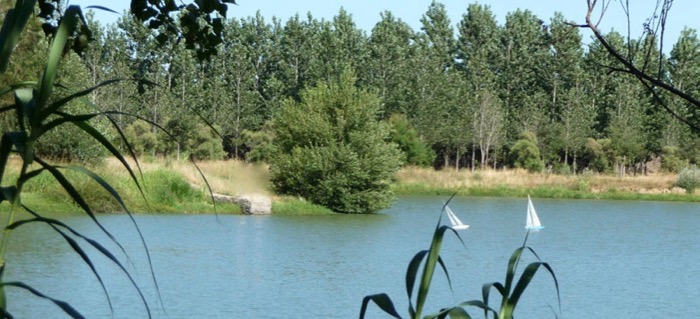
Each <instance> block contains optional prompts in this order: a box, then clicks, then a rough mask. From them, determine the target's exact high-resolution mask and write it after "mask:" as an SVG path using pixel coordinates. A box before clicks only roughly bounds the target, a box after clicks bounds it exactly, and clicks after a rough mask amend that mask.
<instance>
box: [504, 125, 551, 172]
mask: <svg viewBox="0 0 700 319" xmlns="http://www.w3.org/2000/svg"><path fill="white" fill-rule="evenodd" d="M510 154H511V160H512V163H513V166H514V167H516V168H524V169H527V170H528V171H530V172H533V173H534V172H541V171H542V170H543V169H544V163H542V160H541V159H540V158H541V156H540V149H539V148H538V147H537V139H536V138H535V134H533V133H532V132H523V133H522V134H521V135H520V139H519V140H518V141H517V142H515V144H514V145H513V148H512V149H511V153H510Z"/></svg>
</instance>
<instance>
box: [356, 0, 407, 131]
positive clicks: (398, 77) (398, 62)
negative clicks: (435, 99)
mask: <svg viewBox="0 0 700 319" xmlns="http://www.w3.org/2000/svg"><path fill="white" fill-rule="evenodd" d="M381 17H382V20H381V21H379V22H378V23H377V24H376V25H375V26H374V28H373V29H372V34H371V35H370V38H369V59H368V61H367V65H366V66H365V67H364V68H362V69H361V70H360V72H362V73H361V74H362V76H361V77H362V79H363V81H364V82H365V83H366V84H367V85H368V86H370V87H374V88H376V89H377V91H378V94H379V97H380V98H381V100H382V106H383V107H382V111H383V115H384V117H385V118H386V117H388V116H390V115H391V114H394V113H402V114H407V113H409V110H410V109H411V104H412V103H411V101H410V100H409V99H408V97H409V96H410V94H409V92H407V91H408V86H407V82H408V79H409V77H410V76H411V75H412V73H413V70H411V68H410V59H411V56H410V54H411V41H412V38H413V37H414V35H413V30H411V27H409V26H408V24H406V23H405V22H403V21H401V19H396V18H395V17H394V16H393V15H392V14H391V12H383V13H381Z"/></svg>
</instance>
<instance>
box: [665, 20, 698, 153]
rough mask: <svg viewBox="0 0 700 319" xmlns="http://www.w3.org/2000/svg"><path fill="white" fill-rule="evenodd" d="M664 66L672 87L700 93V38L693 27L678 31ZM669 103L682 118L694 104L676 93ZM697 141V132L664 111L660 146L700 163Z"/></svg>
mask: <svg viewBox="0 0 700 319" xmlns="http://www.w3.org/2000/svg"><path fill="white" fill-rule="evenodd" d="M667 68H668V70H669V76H670V81H671V83H672V84H673V85H674V86H675V87H677V88H678V89H679V90H682V91H684V92H688V93H689V94H691V95H692V96H700V40H699V39H698V36H697V32H696V30H693V29H687V28H686V29H683V30H682V31H681V35H680V37H679V39H678V42H676V44H675V45H674V46H673V49H672V50H671V54H670V57H669V59H668V67H667ZM668 106H669V107H670V108H671V109H672V110H674V111H675V112H676V113H677V114H680V115H681V116H682V117H689V116H690V115H691V114H692V112H693V105H692V104H690V103H689V102H687V101H685V100H683V99H681V98H680V97H677V96H672V97H671V98H670V99H669V105H668ZM698 144H700V136H698V134H693V132H692V130H691V128H690V127H689V126H688V125H686V124H685V123H682V122H680V121H678V120H677V119H675V118H673V116H672V115H670V114H668V113H666V121H665V125H663V127H662V141H661V145H662V147H664V148H671V149H677V150H678V151H677V152H676V153H677V156H679V157H680V158H681V159H686V160H690V161H692V162H693V163H695V164H700V162H699V161H698V160H700V156H698V152H699V151H698Z"/></svg>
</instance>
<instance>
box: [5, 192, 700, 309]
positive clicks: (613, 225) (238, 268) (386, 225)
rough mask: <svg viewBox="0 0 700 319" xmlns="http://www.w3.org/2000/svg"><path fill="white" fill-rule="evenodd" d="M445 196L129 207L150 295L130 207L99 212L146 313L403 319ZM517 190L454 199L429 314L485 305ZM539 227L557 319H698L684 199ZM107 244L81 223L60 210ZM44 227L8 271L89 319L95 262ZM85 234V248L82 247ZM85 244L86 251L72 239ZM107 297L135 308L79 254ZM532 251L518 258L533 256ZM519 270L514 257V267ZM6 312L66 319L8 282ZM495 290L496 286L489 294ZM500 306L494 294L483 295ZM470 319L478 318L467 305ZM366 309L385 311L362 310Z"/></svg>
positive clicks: (526, 301) (539, 285)
mask: <svg viewBox="0 0 700 319" xmlns="http://www.w3.org/2000/svg"><path fill="white" fill-rule="evenodd" d="M444 200H445V198H442V197H403V198H400V199H399V200H398V201H397V202H396V203H395V204H394V206H393V207H392V208H391V209H388V210H386V211H384V212H382V213H381V214H377V215H370V216H364V215H349V216H348V215H338V216H229V215H218V216H215V215H139V216H136V219H137V221H138V223H139V226H140V227H141V230H142V231H143V234H144V237H145V239H146V242H147V244H148V247H149V251H150V255H151V258H152V260H153V266H154V268H155V273H156V276H157V281H158V285H159V289H160V293H161V299H162V303H161V302H159V301H158V296H157V294H156V292H155V291H156V289H155V288H154V284H153V282H152V280H151V277H150V272H149V270H148V263H147V262H146V260H147V258H146V254H145V253H144V250H143V248H142V246H141V244H140V240H139V237H138V234H137V233H136V231H135V230H134V227H133V225H132V224H131V222H130V221H129V219H128V217H127V216H123V215H102V216H99V219H100V221H102V223H103V224H104V225H105V227H106V228H107V229H109V230H110V231H111V232H112V233H113V234H114V236H115V237H117V239H118V240H119V241H120V242H121V243H122V244H123V246H124V249H125V250H126V251H127V253H128V259H127V258H126V257H125V255H124V254H123V253H121V252H120V250H119V248H117V247H113V245H110V248H111V249H113V251H115V252H117V253H115V254H116V255H117V257H118V258H120V259H121V260H123V263H124V265H125V267H126V268H127V269H129V271H130V272H131V273H132V274H133V276H134V280H135V281H136V282H137V283H138V285H139V286H140V287H141V288H142V290H143V293H144V296H145V298H146V299H147V300H148V301H149V305H150V307H151V312H152V314H153V317H154V318H242V317H246V318H357V316H358V314H359V310H360V305H361V302H362V298H363V297H364V296H366V295H369V294H375V293H380V292H384V293H387V294H389V295H390V296H391V297H392V299H393V300H394V303H395V305H396V307H397V310H398V311H399V312H400V313H401V314H402V315H404V316H405V315H406V313H407V311H406V310H407V307H408V302H407V297H406V290H405V280H404V276H405V272H406V267H407V265H408V263H409V261H410V260H411V258H412V257H413V256H414V254H415V253H417V252H418V251H419V250H422V249H426V248H428V246H429V244H430V240H431V237H432V233H433V231H434V229H435V224H436V222H437V220H438V217H439V214H440V208H441V205H442V202H443V201H444ZM526 202H527V200H526V199H522V198H521V199H503V198H499V199H488V198H455V199H454V200H453V203H452V204H450V207H451V208H452V210H453V211H455V213H456V214H457V215H458V216H459V217H460V218H461V219H462V221H464V222H465V223H468V224H470V225H471V227H470V228H469V229H468V230H465V231H461V232H460V235H461V237H462V239H463V241H464V244H465V246H462V244H461V242H460V241H459V239H458V238H457V237H456V236H452V235H449V236H447V239H446V241H445V243H444V247H443V258H444V261H445V264H446V266H447V269H448V271H449V274H450V278H451V280H452V291H451V290H450V287H449V285H448V283H447V280H445V276H444V275H443V274H442V273H441V272H439V271H438V272H436V274H435V279H434V282H433V286H432V288H431V291H430V297H429V300H428V305H427V307H426V311H427V312H428V313H432V312H434V311H437V310H438V309H440V308H441V307H447V306H452V305H456V304H457V303H459V302H462V301H466V300H473V299H480V296H481V286H482V284H484V283H487V282H492V281H503V280H504V276H505V270H506V265H507V262H508V258H509V257H510V254H511V253H512V252H513V250H514V249H516V248H517V247H519V246H520V245H521V244H522V242H523V239H524V238H525V229H524V227H523V225H524V222H525V211H526ZM534 203H535V206H536V208H537V210H538V213H539V215H540V219H541V220H542V223H543V224H544V225H545V226H546V228H545V229H543V230H541V231H538V232H535V233H532V234H530V237H529V239H528V244H529V245H530V246H531V247H533V248H534V249H535V251H536V252H537V254H538V255H539V256H540V257H541V258H542V260H543V261H546V262H549V263H550V265H551V266H552V267H553V268H554V271H555V273H556V276H557V278H558V280H559V285H560V292H561V312H560V315H559V318H662V317H664V318H668V317H697V316H699V315H700V286H699V285H698V284H699V283H700V232H698V227H700V205H699V204H692V203H660V202H628V201H587V200H585V201H584V200H578V201H571V200H545V199H534ZM61 218H62V220H64V221H66V223H68V224H70V225H72V226H73V227H74V228H75V229H77V230H80V231H82V232H84V233H85V234H87V235H90V236H93V237H95V238H96V239H99V240H101V242H108V241H107V239H106V238H105V236H104V235H101V234H100V233H99V232H97V231H96V230H95V227H94V226H93V224H92V222H91V221H90V219H89V218H85V217H80V216H61ZM47 230H49V229H48V228H47V227H46V226H42V225H35V226H29V227H24V228H20V229H19V230H17V231H15V233H13V237H12V241H11V247H10V251H9V253H8V260H9V263H8V266H7V269H6V279H7V280H9V281H14V280H18V281H23V282H25V283H27V284H30V285H32V286H34V287H35V288H37V289H39V290H41V291H42V292H44V293H46V294H48V295H50V296H52V297H55V298H58V299H61V300H65V301H68V302H70V303H71V304H73V305H74V306H75V307H76V308H77V309H78V310H79V311H80V312H82V313H83V314H84V315H86V317H88V318H112V315H111V314H110V310H109V307H108V305H107V301H106V298H105V295H104V293H102V288H101V287H100V285H99V283H98V282H97V281H96V280H95V279H94V275H93V274H92V273H91V271H90V269H89V268H88V267H87V266H86V265H85V264H84V263H83V262H82V260H81V259H80V257H78V256H77V255H76V254H75V253H74V252H72V250H71V248H70V247H69V246H68V245H67V244H66V243H65V242H64V241H63V239H61V238H60V237H59V236H58V235H56V234H55V233H52V232H50V231H47ZM81 243H83V242H81ZM83 246H87V245H83ZM86 250H87V251H88V252H89V253H90V256H91V257H92V258H93V259H94V262H95V263H96V266H97V267H98V269H99V270H100V275H101V276H102V278H103V280H104V281H105V286H106V287H107V289H108V290H109V291H110V297H111V301H112V303H113V305H114V308H115V309H114V315H113V317H114V318H145V317H146V315H145V310H144V307H143V305H142V303H141V302H140V299H139V297H138V293H137V292H136V291H135V290H134V289H133V288H132V287H131V286H130V283H129V281H128V279H127V278H126V277H125V276H124V275H123V274H121V273H120V271H119V269H118V268H117V267H115V266H112V265H111V264H110V263H109V261H107V260H106V258H103V257H100V256H99V254H98V253H97V252H96V251H95V250H94V249H90V248H86ZM534 260H535V259H534V257H532V256H530V255H528V256H527V257H526V258H524V260H523V262H531V261H534ZM521 269H522V267H521ZM8 295H9V296H8V298H9V309H10V311H11V312H12V313H13V314H14V315H15V317H16V318H65V317H66V316H65V315H64V314H62V313H61V312H60V310H58V308H57V307H56V306H54V305H53V304H51V303H49V302H46V301H42V300H40V299H38V298H36V297H33V296H32V295H30V294H29V293H27V292H24V291H22V290H18V289H16V288H8ZM492 296H494V297H495V296H496V294H495V292H494V294H492ZM494 303H495V304H497V301H494ZM554 312H559V307H558V306H557V296H556V292H555V289H554V284H553V281H552V279H551V277H550V276H548V274H547V273H546V272H538V273H537V275H536V276H535V278H534V281H533V283H532V284H531V286H530V287H528V288H527V290H526V291H525V294H524V297H523V299H522V300H521V303H520V304H519V305H518V308H517V309H516V316H517V317H518V318H554V314H553V313H554ZM470 313H472V314H473V315H475V316H477V317H480V314H481V312H479V311H477V310H476V309H474V310H472V311H471V312H470ZM367 318H389V316H387V315H384V314H383V313H382V312H381V311H380V310H379V309H378V307H376V306H375V305H370V307H369V311H368V315H367Z"/></svg>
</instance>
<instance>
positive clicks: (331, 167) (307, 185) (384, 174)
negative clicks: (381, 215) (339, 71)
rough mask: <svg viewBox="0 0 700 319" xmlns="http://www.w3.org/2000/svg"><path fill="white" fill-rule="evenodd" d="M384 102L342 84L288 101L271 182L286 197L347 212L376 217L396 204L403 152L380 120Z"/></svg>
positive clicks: (279, 121) (277, 127) (349, 79)
mask: <svg viewBox="0 0 700 319" xmlns="http://www.w3.org/2000/svg"><path fill="white" fill-rule="evenodd" d="M378 110H379V99H378V98H377V96H376V95H374V94H371V93H369V92H366V91H362V90H359V89H357V88H356V87H355V78H354V77H353V76H352V75H350V74H348V73H347V72H346V73H344V74H343V75H342V76H341V77H340V79H339V81H337V82H332V83H326V84H320V85H319V86H318V87H315V88H312V89H308V90H306V91H303V92H302V93H301V102H295V101H291V100H289V101H286V103H285V104H284V106H283V108H282V110H281V111H280V112H279V114H278V115H277V116H276V117H275V118H274V120H273V123H272V128H273V131H274V134H275V140H274V147H275V154H274V155H273V156H272V158H271V159H270V180H271V182H272V185H273V187H274V188H275V190H276V191H277V192H278V193H280V194H284V195H293V196H301V197H303V198H306V199H307V200H309V201H311V202H313V203H316V204H320V205H323V206H325V207H327V208H329V209H331V210H333V211H336V212H341V213H372V212H376V211H378V210H380V209H383V208H386V207H388V206H389V205H390V203H391V200H392V194H391V192H390V190H389V184H390V181H391V178H392V176H393V174H394V172H396V170H398V168H399V166H400V164H401V152H400V150H399V149H398V147H397V146H396V145H395V144H394V143H391V142H389V141H388V137H389V127H388V125H386V123H382V122H380V121H379V119H378Z"/></svg>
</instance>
